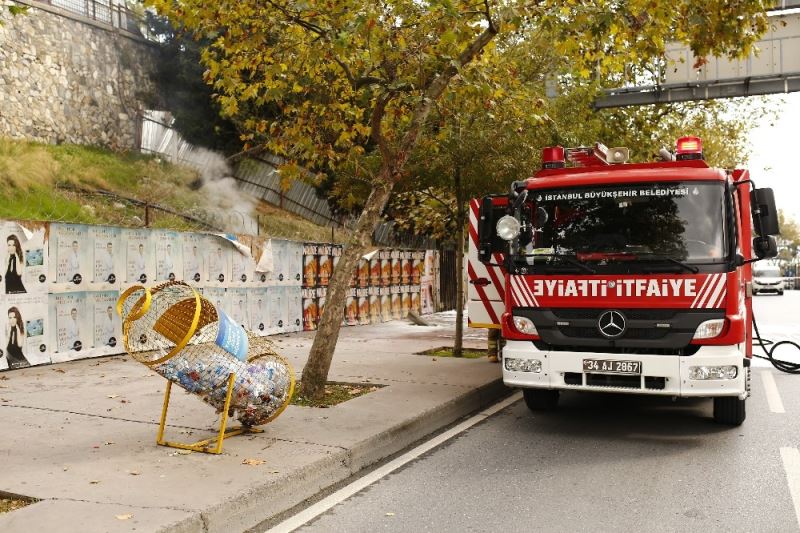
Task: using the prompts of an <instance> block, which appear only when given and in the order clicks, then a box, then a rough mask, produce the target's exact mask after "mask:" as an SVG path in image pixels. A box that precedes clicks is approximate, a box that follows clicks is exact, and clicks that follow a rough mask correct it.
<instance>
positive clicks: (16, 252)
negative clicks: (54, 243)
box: [0, 222, 49, 294]
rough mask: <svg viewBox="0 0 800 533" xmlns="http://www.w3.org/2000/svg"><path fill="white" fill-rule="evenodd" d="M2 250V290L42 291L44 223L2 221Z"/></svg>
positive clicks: (45, 264) (44, 278)
mask: <svg viewBox="0 0 800 533" xmlns="http://www.w3.org/2000/svg"><path fill="white" fill-rule="evenodd" d="M2 231H3V236H4V238H5V248H4V251H5V254H4V255H3V258H4V261H3V267H4V269H3V270H2V271H0V277H2V279H3V286H4V289H5V290H4V292H5V294H26V293H40V294H41V293H44V292H46V290H47V286H46V285H45V282H46V281H47V275H48V270H47V268H48V256H49V254H48V250H47V246H46V245H45V239H46V238H47V231H48V230H47V226H46V225H44V224H35V223H30V224H23V223H17V222H2Z"/></svg>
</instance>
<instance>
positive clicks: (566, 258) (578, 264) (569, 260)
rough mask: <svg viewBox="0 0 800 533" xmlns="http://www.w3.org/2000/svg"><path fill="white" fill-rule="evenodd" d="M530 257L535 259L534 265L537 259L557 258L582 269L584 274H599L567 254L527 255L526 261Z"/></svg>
mask: <svg viewBox="0 0 800 533" xmlns="http://www.w3.org/2000/svg"><path fill="white" fill-rule="evenodd" d="M529 257H533V258H534V264H535V262H536V259H535V258H536V257H555V258H556V259H562V260H563V261H564V262H565V263H569V264H570V265H573V266H576V267H578V268H580V269H581V270H583V271H584V272H588V273H589V274H597V271H596V270H595V269H593V268H592V267H590V266H588V265H585V264H583V263H581V262H580V261H578V260H577V259H575V258H574V257H571V256H569V255H566V254H529V255H528V254H526V255H525V258H526V259H527V258H529Z"/></svg>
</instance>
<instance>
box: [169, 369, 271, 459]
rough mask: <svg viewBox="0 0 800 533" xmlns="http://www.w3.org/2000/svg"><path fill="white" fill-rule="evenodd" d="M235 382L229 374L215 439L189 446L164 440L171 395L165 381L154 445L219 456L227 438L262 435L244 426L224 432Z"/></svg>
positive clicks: (170, 383)
mask: <svg viewBox="0 0 800 533" xmlns="http://www.w3.org/2000/svg"><path fill="white" fill-rule="evenodd" d="M235 381H236V374H234V373H231V374H230V375H229V376H228V392H227V395H226V396H225V408H224V409H223V410H222V413H221V414H220V422H219V433H218V434H217V436H216V437H213V438H210V439H205V440H200V441H197V442H193V443H191V444H184V443H182V442H171V441H166V440H164V427H165V426H166V423H167V411H168V410H169V399H170V395H171V393H172V382H171V381H169V380H167V389H166V390H165V391H164V405H163V407H162V408H161V421H160V423H159V425H158V436H157V438H156V443H157V444H158V445H159V446H169V447H170V448H178V449H181V450H189V451H193V452H203V453H213V454H215V455H219V454H221V453H222V443H223V441H224V440H225V439H226V438H227V437H233V436H235V435H242V434H246V433H263V432H264V430H263V429H256V428H251V427H246V426H237V427H235V428H231V429H229V430H228V431H227V432H226V431H225V429H226V426H227V424H228V412H229V411H230V407H231V398H232V397H233V384H234V382H235ZM214 443H216V446H214V447H213V448H211V446H212V445H213V444H214Z"/></svg>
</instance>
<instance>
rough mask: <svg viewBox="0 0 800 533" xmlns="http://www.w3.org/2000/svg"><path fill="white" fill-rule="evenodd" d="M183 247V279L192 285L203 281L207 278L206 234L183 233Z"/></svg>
mask: <svg viewBox="0 0 800 533" xmlns="http://www.w3.org/2000/svg"><path fill="white" fill-rule="evenodd" d="M181 237H182V248H183V256H182V259H183V281H185V282H186V283H189V284H191V285H196V284H198V283H202V282H203V281H204V280H205V279H206V274H205V260H204V257H203V241H204V239H205V235H201V234H199V233H182V234H181Z"/></svg>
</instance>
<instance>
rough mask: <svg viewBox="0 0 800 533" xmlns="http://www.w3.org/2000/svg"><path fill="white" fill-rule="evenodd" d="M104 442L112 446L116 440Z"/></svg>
mask: <svg viewBox="0 0 800 533" xmlns="http://www.w3.org/2000/svg"><path fill="white" fill-rule="evenodd" d="M103 444H105V445H106V446H111V445H112V444H114V441H111V440H110V441H108V442H104V443H103Z"/></svg>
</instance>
